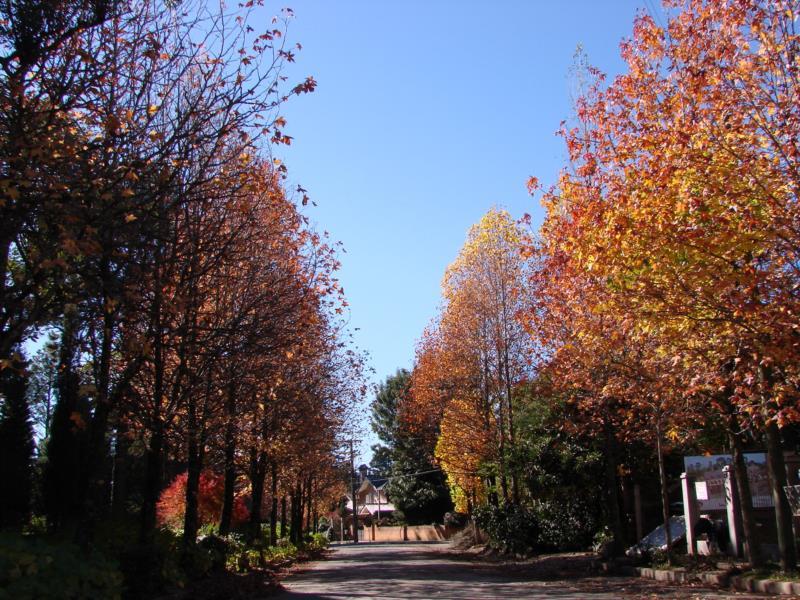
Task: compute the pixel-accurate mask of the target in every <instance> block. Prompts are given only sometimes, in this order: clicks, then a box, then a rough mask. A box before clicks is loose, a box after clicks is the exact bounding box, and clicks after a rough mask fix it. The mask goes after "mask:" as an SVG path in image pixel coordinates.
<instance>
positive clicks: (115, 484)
mask: <svg viewBox="0 0 800 600" xmlns="http://www.w3.org/2000/svg"><path fill="white" fill-rule="evenodd" d="M127 432H128V426H127V423H125V422H124V421H120V422H119V423H118V424H117V430H116V433H115V435H114V472H113V477H112V485H111V514H112V515H113V517H114V518H115V519H121V518H122V517H124V516H125V513H126V511H127V506H126V504H127V501H128V474H129V462H128V460H129V457H128V446H129V442H128V438H127Z"/></svg>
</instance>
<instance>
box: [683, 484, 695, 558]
mask: <svg viewBox="0 0 800 600" xmlns="http://www.w3.org/2000/svg"><path fill="white" fill-rule="evenodd" d="M681 490H682V492H683V518H684V520H685V522H686V552H687V553H688V554H690V555H694V554H697V536H695V533H694V526H695V525H696V524H697V517H698V514H697V490H695V487H694V478H693V477H691V476H690V475H688V474H686V473H681Z"/></svg>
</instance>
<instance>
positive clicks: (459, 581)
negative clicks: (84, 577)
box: [278, 543, 764, 600]
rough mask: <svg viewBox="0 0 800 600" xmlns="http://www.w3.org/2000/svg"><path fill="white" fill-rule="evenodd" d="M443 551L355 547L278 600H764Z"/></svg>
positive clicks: (307, 574)
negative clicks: (542, 573)
mask: <svg viewBox="0 0 800 600" xmlns="http://www.w3.org/2000/svg"><path fill="white" fill-rule="evenodd" d="M448 551H449V545H447V544H424V543H405V544H380V543H372V544H359V545H358V546H350V545H348V546H342V547H337V548H335V549H334V550H333V552H332V554H331V556H330V557H329V559H328V560H324V561H319V562H317V563H313V564H311V565H307V566H305V567H304V568H303V569H301V570H299V571H297V572H295V573H292V574H290V575H289V576H288V577H287V578H286V579H285V580H284V581H283V585H284V587H285V588H286V591H285V592H284V593H282V594H281V595H279V596H278V598H281V599H282V600H291V599H297V600H301V599H303V600H316V599H319V600H322V599H333V600H343V599H345V598H358V599H363V598H383V599H388V598H432V599H436V598H530V599H539V598H553V599H559V600H571V599H579V598H592V599H604V600H605V599H608V600H611V599H616V598H680V599H687V600H688V599H689V598H696V599H715V600H716V599H723V598H732V599H733V598H735V599H736V600H743V599H745V598H763V597H764V596H759V595H753V594H749V595H748V594H735V593H728V592H717V591H714V590H712V589H710V588H703V587H689V586H665V585H664V584H656V583H655V582H652V581H649V580H643V579H639V578H632V577H590V576H587V577H572V578H568V579H559V580H548V581H544V580H541V578H537V576H536V574H535V573H531V572H530V570H526V569H516V568H514V569H509V568H506V567H502V566H498V565H492V564H487V563H481V562H479V561H474V560H466V559H460V558H455V557H453V556H452V555H450V554H449V552H448Z"/></svg>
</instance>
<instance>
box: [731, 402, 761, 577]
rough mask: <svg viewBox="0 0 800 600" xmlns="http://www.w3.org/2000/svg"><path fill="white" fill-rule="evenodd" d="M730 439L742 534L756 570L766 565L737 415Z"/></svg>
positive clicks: (749, 560)
mask: <svg viewBox="0 0 800 600" xmlns="http://www.w3.org/2000/svg"><path fill="white" fill-rule="evenodd" d="M728 439H729V440H730V444H731V454H732V457H733V477H734V480H735V483H736V487H737V489H738V491H739V507H740V512H741V515H742V532H743V534H744V541H745V556H746V558H747V560H748V562H749V563H750V566H751V567H752V568H754V569H756V568H759V567H762V566H763V565H764V559H763V557H762V555H761V543H760V541H759V539H758V530H757V528H756V520H755V515H754V514H753V496H752V493H751V490H750V478H749V477H748V475H747V464H746V463H745V460H744V452H743V449H742V438H741V436H740V434H739V423H738V420H737V419H736V415H733V414H731V417H730V419H729V426H728Z"/></svg>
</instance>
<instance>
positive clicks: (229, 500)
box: [219, 379, 236, 535]
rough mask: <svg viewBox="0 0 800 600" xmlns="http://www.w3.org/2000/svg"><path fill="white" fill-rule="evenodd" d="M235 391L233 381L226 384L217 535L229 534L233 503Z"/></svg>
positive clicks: (234, 482)
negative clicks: (220, 509) (222, 474)
mask: <svg viewBox="0 0 800 600" xmlns="http://www.w3.org/2000/svg"><path fill="white" fill-rule="evenodd" d="M235 392H236V389H235V384H234V382H233V379H231V381H230V383H229V384H228V399H227V402H226V403H225V413H226V414H225V418H226V423H225V490H224V492H223V496H222V514H221V515H220V518H219V534H220V535H228V534H229V533H230V532H231V521H232V520H233V503H234V500H235V497H234V496H235V490H234V487H235V485H236V462H235V461H236V393H235Z"/></svg>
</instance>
